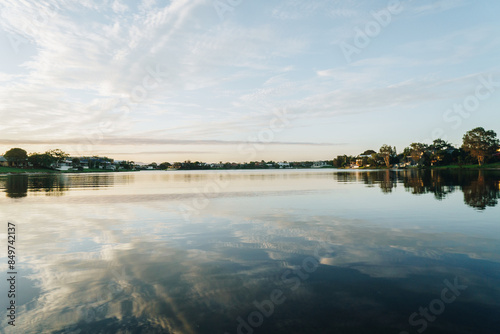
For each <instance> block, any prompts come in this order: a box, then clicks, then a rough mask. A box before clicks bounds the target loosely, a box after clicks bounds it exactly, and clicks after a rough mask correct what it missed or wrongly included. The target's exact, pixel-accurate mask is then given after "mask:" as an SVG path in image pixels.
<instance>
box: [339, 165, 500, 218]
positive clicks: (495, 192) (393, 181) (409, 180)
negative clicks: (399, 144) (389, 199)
mask: <svg viewBox="0 0 500 334" xmlns="http://www.w3.org/2000/svg"><path fill="white" fill-rule="evenodd" d="M337 181H338V182H362V183H364V184H365V185H367V186H368V187H374V186H376V185H378V186H379V187H380V190H381V191H382V192H383V193H385V194H389V193H391V192H392V190H393V189H394V188H396V187H397V184H398V183H399V184H403V186H404V187H405V189H406V190H407V191H409V192H411V193H412V194H414V195H421V194H427V193H432V194H434V197H435V198H436V199H437V200H443V199H445V198H446V196H447V195H448V194H451V193H453V192H455V191H457V190H462V192H463V193H464V202H465V204H467V205H469V206H471V207H473V208H475V209H478V210H484V209H486V208H487V207H493V206H496V205H497V204H498V198H500V171H495V170H432V169H431V170H418V169H409V170H384V171H362V172H357V173H353V172H339V173H338V175H337Z"/></svg>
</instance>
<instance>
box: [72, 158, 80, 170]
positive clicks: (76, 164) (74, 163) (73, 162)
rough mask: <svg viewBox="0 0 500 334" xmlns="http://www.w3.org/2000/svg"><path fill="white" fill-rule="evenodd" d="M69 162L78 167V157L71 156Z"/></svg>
mask: <svg viewBox="0 0 500 334" xmlns="http://www.w3.org/2000/svg"><path fill="white" fill-rule="evenodd" d="M71 164H72V165H73V167H75V168H76V167H80V159H79V158H73V159H71Z"/></svg>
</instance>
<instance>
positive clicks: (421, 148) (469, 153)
mask: <svg viewBox="0 0 500 334" xmlns="http://www.w3.org/2000/svg"><path fill="white" fill-rule="evenodd" d="M499 148H500V142H499V140H498V138H497V134H496V133H495V131H493V130H485V129H484V128H482V127H478V128H475V129H472V130H470V131H468V132H467V133H466V134H465V135H464V136H463V138H462V146H461V147H459V148H456V147H454V146H453V145H452V144H451V143H449V142H447V141H445V140H443V139H436V140H434V141H433V143H432V144H430V145H428V144H424V143H412V144H411V145H410V146H408V147H406V148H405V149H404V150H403V152H401V153H399V154H398V153H397V151H396V147H393V146H390V145H387V144H384V145H382V147H380V149H379V151H378V152H376V151H374V150H367V151H365V152H363V153H361V154H360V155H359V156H347V155H339V156H337V157H336V158H335V159H334V160H333V165H334V166H335V167H337V168H343V167H350V166H352V165H353V164H354V165H357V166H360V167H361V166H365V167H378V166H386V167H390V166H394V165H419V166H448V165H452V164H456V165H459V166H460V165H472V164H475V163H477V164H479V165H480V166H482V165H483V164H484V163H485V162H497V161H500V157H499V154H498V153H499Z"/></svg>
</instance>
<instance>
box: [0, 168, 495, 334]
mask: <svg viewBox="0 0 500 334" xmlns="http://www.w3.org/2000/svg"><path fill="white" fill-rule="evenodd" d="M499 181H500V172H498V171H481V172H479V171H470V172H462V173H458V172H453V173H451V172H436V171H434V172H430V171H427V172H418V171H400V172H396V171H333V170H285V171H279V170H277V171H231V172H222V173H221V172H215V171H204V172H181V171H177V172H136V173H109V174H65V175H45V176H42V175H31V176H27V175H17V176H0V189H1V190H2V191H3V194H2V195H1V199H0V208H1V211H0V212H1V217H2V221H3V223H2V224H3V226H4V227H3V228H2V230H1V231H0V232H1V234H0V236H1V245H0V247H1V248H2V251H1V253H0V254H1V256H2V258H1V259H0V261H1V264H2V266H1V268H2V272H3V274H2V275H4V276H5V277H6V276H7V274H6V272H7V265H6V263H7V257H6V252H5V250H6V248H7V237H6V232H7V222H12V223H15V224H16V228H17V230H16V233H17V243H16V249H17V254H16V255H17V261H18V264H17V268H16V269H17V271H18V273H19V274H18V277H17V282H16V284H17V288H16V289H17V296H16V303H17V318H16V327H15V331H13V330H12V327H11V326H8V325H7V319H6V314H7V311H6V308H7V305H8V304H7V303H8V302H9V300H8V298H7V296H6V293H7V290H8V289H9V287H8V286H7V283H6V279H4V278H3V279H1V280H0V282H1V285H0V291H1V293H0V296H1V297H0V309H2V310H4V311H3V312H4V314H3V315H2V317H1V319H2V320H1V323H0V329H1V330H2V331H3V332H6V333H193V334H194V333H210V334H217V333H221V334H224V333H229V334H233V333H384V334H387V333H388V334H390V333H394V334H399V333H404V332H407V333H423V332H425V333H498V332H499V328H500V221H499V213H500V209H499V207H498V206H497V204H498V199H499V197H500V182H499Z"/></svg>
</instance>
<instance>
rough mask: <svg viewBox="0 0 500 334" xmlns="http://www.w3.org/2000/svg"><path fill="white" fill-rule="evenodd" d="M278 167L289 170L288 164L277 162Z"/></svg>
mask: <svg viewBox="0 0 500 334" xmlns="http://www.w3.org/2000/svg"><path fill="white" fill-rule="evenodd" d="M278 166H279V167H280V168H290V163H289V162H278Z"/></svg>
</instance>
